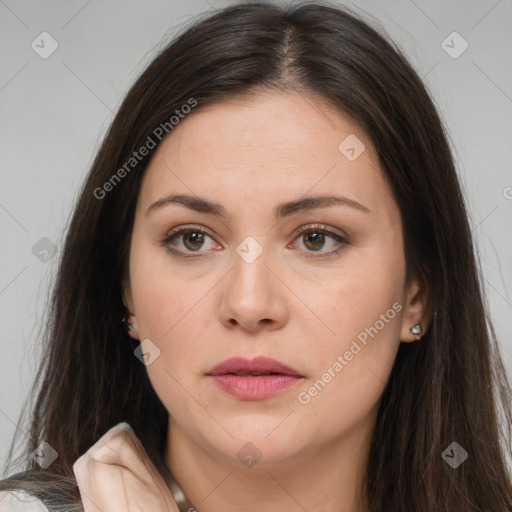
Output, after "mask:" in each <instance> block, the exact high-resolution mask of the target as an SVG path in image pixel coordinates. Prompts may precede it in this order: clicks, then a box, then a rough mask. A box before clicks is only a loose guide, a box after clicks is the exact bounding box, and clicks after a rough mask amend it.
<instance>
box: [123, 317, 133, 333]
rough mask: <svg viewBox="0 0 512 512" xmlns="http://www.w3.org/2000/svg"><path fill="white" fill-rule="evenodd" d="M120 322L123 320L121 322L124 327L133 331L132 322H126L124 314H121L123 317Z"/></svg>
mask: <svg viewBox="0 0 512 512" xmlns="http://www.w3.org/2000/svg"><path fill="white" fill-rule="evenodd" d="M121 322H123V324H124V326H125V327H126V330H127V331H130V332H131V331H133V324H132V323H130V322H127V321H126V317H125V316H123V318H122V319H121Z"/></svg>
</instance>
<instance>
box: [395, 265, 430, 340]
mask: <svg viewBox="0 0 512 512" xmlns="http://www.w3.org/2000/svg"><path fill="white" fill-rule="evenodd" d="M405 294H406V298H405V304H404V313H403V315H402V331H401V333H400V341H402V342H404V343H410V342H412V341H417V340H419V339H421V337H422V336H423V335H424V334H425V333H426V332H427V329H428V326H429V325H430V322H431V321H432V307H431V301H430V297H429V296H428V293H427V291H426V286H425V285H424V283H423V281H422V280H421V279H420V278H419V277H418V276H417V275H414V276H412V277H411V278H410V279H409V283H408V284H407V286H406V292H405ZM418 325H420V326H421V332H420V333H413V332H411V328H413V327H415V326H418Z"/></svg>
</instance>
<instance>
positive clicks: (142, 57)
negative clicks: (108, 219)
mask: <svg viewBox="0 0 512 512" xmlns="http://www.w3.org/2000/svg"><path fill="white" fill-rule="evenodd" d="M231 3H234V2H229V1H218V0H208V1H207V0H187V1H178V0H153V1H151V2H143V1H142V0H128V1H127V0H103V1H100V0H88V1H87V0H65V1H64V0H61V1H51V0H47V1H45V2H36V1H34V0H26V1H25V0H24V1H21V0H0V42H1V48H2V57H1V59H2V60H1V66H0V119H1V122H0V134H1V138H0V140H1V153H0V155H1V181H0V234H1V262H0V312H1V317H0V318H1V337H0V345H1V354H2V355H1V357H0V384H1V389H2V392H1V397H0V460H1V461H2V467H3V463H4V461H5V458H6V455H7V450H8V447H9V444H10V441H11V438H12V436H13V434H14V431H15V430H16V429H17V428H18V429H20V433H21V440H23V437H24V435H25V425H22V424H19V419H20V418H19V417H20V412H21V407H22V403H23V402H24V400H25V399H26V398H27V394H28V390H29V388H30V386H31V384H32V381H33V378H34V375H35V371H36V369H37V365H38V361H39V355H40V354H39V353H38V350H37V347H36V340H37V338H38V333H39V329H40V326H41V322H42V321H43V320H44V318H43V314H44V312H43V305H44V301H45V299H46V295H47V293H48V291H49V286H50V284H51V282H52V279H53V277H54V274H55V270H56V265H57V262H58V258H59V255H60V251H61V247H62V241H63V236H64V233H63V230H64V227H65V225H66V223H67V221H68V219H69V215H70V213H71V209H72V207H73V204H74V201H75V199H76V194H77V192H78V190H79V188H80V186H81V184H82V181H83V180H84V177H85V175H86V173H87V171H88V169H89V167H90V165H91V163H92V159H93V157H94V154H95V152H96V151H97V149H98V147H99V144H100V142H101V139H102V137H103V135H104V134H105V132H106V129H107V127H108V126H109V124H110V122H111V120H112V118H113V115H114V113H115V112H116V110H117V108H118V106H119V105H120V102H121V100H122V98H123V96H124V95H125V93H126V92H127V90H128V88H129V87H130V86H131V84H132V83H133V81H134V80H135V78H136V77H137V76H138V75H139V73H140V72H141V71H142V69H143V68H144V67H145V65H146V64H148V63H149V61H150V60H151V58H152V57H153V56H154V55H155V51H156V50H157V49H158V48H159V47H160V46H161V45H162V41H168V40H169V39H170V38H171V37H172V36H173V34H175V33H176V32H177V31H179V30H180V28H181V27H182V25H183V23H186V22H188V21H189V20H190V19H191V18H192V17H193V16H196V15H198V14H200V13H203V12H204V13H206V12H213V11H214V10H215V9H218V8H222V7H225V6H227V5H229V4H231ZM332 3H333V4H336V3H338V4H340V5H348V6H350V7H352V8H353V9H355V10H356V12H359V13H360V14H361V15H362V16H363V17H365V18H366V19H369V20H370V22H371V24H372V25H373V26H374V27H376V28H377V29H379V30H380V31H381V32H384V33H385V34H387V36H388V37H390V38H391V39H392V40H394V41H395V42H396V43H397V45H398V46H399V47H400V48H401V49H402V50H403V51H404V52H405V54H406V55H407V56H408V58H409V60H410V62H411V63H412V65H413V66H414V67H415V69H416V70H418V72H419V73H420V75H421V76H422V77H423V78H424V81H425V83H426V85H427V87H428V88H429V90H430V91H431V93H432V95H433V96H434V98H435V102H436V104H437V107H438V109H439V111H440V113H441V117H442V119H443V121H444V123H445V125H446V127H447V129H448V133H449V136H450V138H451V141H452V145H453V150H454V155H455V159H456V164H457V168H458V171H459V173H460V178H461V181H462V185H463V188H464V192H465V194H466V198H467V202H468V207H469V215H470V220H471V224H472V226H473V233H474V236H475V241H476V244H477V248H478V251H479V253H480V257H481V265H482V274H483V278H484V281H483V282H484V284H485V291H486V296H487V301H488V308H489V313H490V316H491V319H492V320H493V321H494V325H495V328H496V334H497V336H498V338H499V342H500V346H501V349H502V353H503V356H504V359H505V363H506V366H507V370H508V373H509V376H510V375H512V340H511V335H510V334H511V332H512V257H511V256H512V237H511V233H512V230H511V225H512V222H511V221H512V171H511V162H512V65H511V64H512V62H511V61H512V54H511V51H510V50H511V48H512V31H511V30H510V27H511V26H512V1H511V0H472V1H468V0H451V1H449V2H447V1H446V0H428V1H427V0H414V1H413V0H387V1H386V2H382V1H378V0H373V1H370V0H368V1H360V2H344V1H339V2H336V1H333V2H332ZM43 32H46V34H43V35H41V34H42V33H43ZM454 32H456V33H457V34H454ZM41 39H42V40H43V42H41ZM57 45H58V46H57ZM466 45H467V48H466ZM54 47H56V49H55V51H53V53H51V55H47V54H45V52H46V53H49V52H50V51H51V50H53V49H54ZM463 50H464V51H463ZM43 57H45V58H43ZM72 342H73V340H70V343H72ZM84 365H87V361H84Z"/></svg>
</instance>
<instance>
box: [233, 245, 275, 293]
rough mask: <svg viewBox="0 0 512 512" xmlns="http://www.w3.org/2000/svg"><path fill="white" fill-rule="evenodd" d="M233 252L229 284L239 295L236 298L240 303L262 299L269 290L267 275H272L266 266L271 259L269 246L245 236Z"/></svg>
mask: <svg viewBox="0 0 512 512" xmlns="http://www.w3.org/2000/svg"><path fill="white" fill-rule="evenodd" d="M235 252H236V255H235V256H234V264H233V265H234V268H233V275H232V282H231V286H233V287H234V288H235V290H232V291H235V293H238V294H239V295H241V296H239V297H238V299H237V300H239V301H242V303H243V302H244V301H245V302H247V303H249V302H255V303H256V302H257V301H259V300H264V299H265V298H266V295H267V294H269V292H270V290H269V286H270V285H271V283H269V282H268V280H269V277H270V276H273V274H272V273H271V272H270V271H269V269H268V268H267V265H269V264H270V261H269V260H270V259H271V254H270V248H269V247H268V246H266V247H264V246H263V244H262V242H258V241H257V240H256V239H255V238H254V237H252V236H247V237H246V238H244V239H243V240H242V242H240V244H238V246H237V247H236V250H235ZM270 287H271V286H270ZM244 295H245V297H244Z"/></svg>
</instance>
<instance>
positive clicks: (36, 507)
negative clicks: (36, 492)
mask: <svg viewBox="0 0 512 512" xmlns="http://www.w3.org/2000/svg"><path fill="white" fill-rule="evenodd" d="M0 512H48V509H47V508H46V507H45V505H44V504H43V502H42V501H41V500H40V499H38V498H36V497H35V496H32V495H30V494H29V493H27V492H26V491H22V490H15V491H0Z"/></svg>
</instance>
